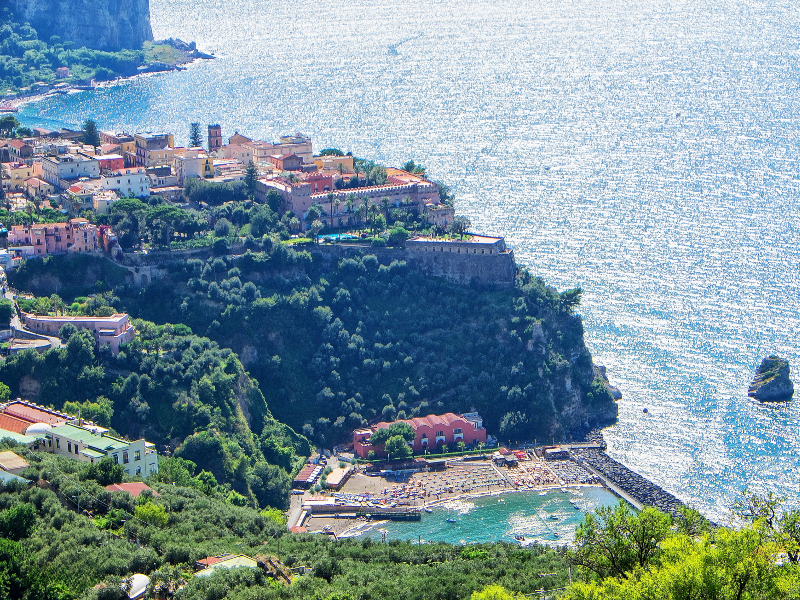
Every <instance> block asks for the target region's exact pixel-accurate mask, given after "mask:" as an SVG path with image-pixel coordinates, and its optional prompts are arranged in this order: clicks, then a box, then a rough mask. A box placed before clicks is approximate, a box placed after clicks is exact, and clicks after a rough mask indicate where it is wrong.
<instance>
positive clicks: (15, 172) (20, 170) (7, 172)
mask: <svg viewBox="0 0 800 600" xmlns="http://www.w3.org/2000/svg"><path fill="white" fill-rule="evenodd" d="M34 175H35V172H34V170H33V167H32V166H31V165H27V164H25V163H24V162H7V163H3V187H4V188H5V189H6V190H21V189H22V188H23V187H24V186H25V181H26V180H28V179H30V178H31V177H33V176H34Z"/></svg>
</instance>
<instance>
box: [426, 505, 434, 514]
mask: <svg viewBox="0 0 800 600" xmlns="http://www.w3.org/2000/svg"><path fill="white" fill-rule="evenodd" d="M425 512H426V513H432V512H433V509H432V508H428V507H427V506H426V507H425Z"/></svg>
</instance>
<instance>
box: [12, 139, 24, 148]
mask: <svg viewBox="0 0 800 600" xmlns="http://www.w3.org/2000/svg"><path fill="white" fill-rule="evenodd" d="M9 145H10V146H13V147H14V148H23V147H24V146H27V145H28V144H26V143H25V142H23V141H22V140H11V143H10V144H9Z"/></svg>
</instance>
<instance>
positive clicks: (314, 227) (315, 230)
mask: <svg viewBox="0 0 800 600" xmlns="http://www.w3.org/2000/svg"><path fill="white" fill-rule="evenodd" d="M323 227H324V225H323V223H322V221H320V220H319V219H315V220H314V221H312V223H311V226H310V227H309V228H308V230H309V231H310V232H311V235H312V237H313V240H314V243H315V244H316V243H318V242H319V232H320V231H322V228H323Z"/></svg>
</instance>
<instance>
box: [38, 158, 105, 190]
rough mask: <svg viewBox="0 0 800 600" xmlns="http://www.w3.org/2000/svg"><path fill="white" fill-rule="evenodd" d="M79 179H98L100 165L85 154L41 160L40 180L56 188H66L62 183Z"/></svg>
mask: <svg viewBox="0 0 800 600" xmlns="http://www.w3.org/2000/svg"><path fill="white" fill-rule="evenodd" d="M81 177H88V178H89V179H96V178H98V177H100V163H99V162H97V160H96V159H95V158H94V157H91V156H87V155H85V154H80V153H78V154H62V155H58V156H45V157H44V158H43V159H42V179H44V180H45V181H46V182H47V183H49V184H50V185H53V186H55V187H57V188H68V187H69V186H68V185H64V183H63V182H64V181H72V180H75V179H79V178H81Z"/></svg>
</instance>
